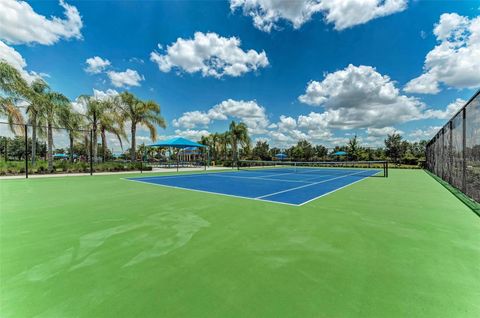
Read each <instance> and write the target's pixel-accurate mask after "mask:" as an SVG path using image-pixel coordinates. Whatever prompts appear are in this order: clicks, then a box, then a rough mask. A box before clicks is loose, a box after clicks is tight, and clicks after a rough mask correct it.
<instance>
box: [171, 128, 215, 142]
mask: <svg viewBox="0 0 480 318" xmlns="http://www.w3.org/2000/svg"><path fill="white" fill-rule="evenodd" d="M209 134H210V132H208V131H206V130H195V129H187V130H180V129H177V130H175V135H177V136H179V137H183V138H187V139H192V140H200V138H202V136H208V135H209Z"/></svg>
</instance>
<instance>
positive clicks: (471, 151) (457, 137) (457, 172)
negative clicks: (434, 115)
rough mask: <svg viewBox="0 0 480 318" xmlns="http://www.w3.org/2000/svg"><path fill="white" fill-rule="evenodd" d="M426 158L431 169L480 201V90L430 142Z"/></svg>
mask: <svg viewBox="0 0 480 318" xmlns="http://www.w3.org/2000/svg"><path fill="white" fill-rule="evenodd" d="M426 158H427V163H426V167H427V169H428V170H429V171H431V172H433V173H434V174H436V175H437V176H439V177H440V178H442V179H443V180H445V181H447V182H449V183H450V184H451V185H453V186H454V187H456V188H458V189H460V190H461V191H463V192H464V193H465V194H466V195H468V196H470V197H471V198H473V199H474V200H476V201H477V202H480V90H479V91H477V93H476V94H475V95H474V96H473V97H472V98H471V99H470V100H469V101H468V103H467V104H466V105H465V106H464V107H463V108H462V109H461V110H460V111H459V112H458V113H457V114H456V115H455V116H454V117H453V118H452V119H451V120H450V121H449V122H448V123H447V124H446V125H445V126H444V127H443V128H442V129H441V130H440V131H439V132H438V133H437V135H436V136H435V137H434V138H433V139H432V140H431V141H430V142H429V143H428V145H427V149H426Z"/></svg>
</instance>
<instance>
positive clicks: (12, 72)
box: [0, 61, 32, 133]
mask: <svg viewBox="0 0 480 318" xmlns="http://www.w3.org/2000/svg"><path fill="white" fill-rule="evenodd" d="M0 93H1V94H0V115H2V116H6V117H7V121H8V124H9V127H10V130H11V131H12V132H14V133H16V132H17V131H20V129H18V128H19V126H16V125H15V124H23V123H24V120H23V116H22V112H21V111H20V109H19V108H18V107H17V105H16V102H17V101H18V100H19V99H28V98H29V97H31V94H32V92H31V90H30V89H29V87H28V84H27V82H26V81H25V80H24V79H23V77H22V75H21V74H20V72H18V70H17V69H16V68H14V67H13V66H11V65H10V64H8V63H7V62H4V61H0Z"/></svg>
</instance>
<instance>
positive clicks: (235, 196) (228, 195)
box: [121, 178, 300, 206]
mask: <svg viewBox="0 0 480 318" xmlns="http://www.w3.org/2000/svg"><path fill="white" fill-rule="evenodd" d="M121 179H123V180H126V181H132V182H138V183H142V184H149V185H155V186H159V187H164V188H173V189H181V190H187V191H193V192H200V193H209V194H217V195H223V196H226V197H231V198H240V199H249V200H254V201H260V202H270V203H279V204H284V205H289V206H300V205H299V204H293V203H287V202H282V201H272V200H265V199H258V198H251V197H244V196H240V195H233V194H226V193H220V192H212V191H205V190H197V189H190V188H183V187H177V186H169V185H165V184H158V183H153V182H148V181H140V180H132V179H128V178H121Z"/></svg>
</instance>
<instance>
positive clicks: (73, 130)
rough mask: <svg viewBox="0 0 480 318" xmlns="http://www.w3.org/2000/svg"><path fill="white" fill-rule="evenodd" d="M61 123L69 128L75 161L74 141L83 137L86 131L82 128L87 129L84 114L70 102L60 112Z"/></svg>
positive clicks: (71, 155) (71, 153)
mask: <svg viewBox="0 0 480 318" xmlns="http://www.w3.org/2000/svg"><path fill="white" fill-rule="evenodd" d="M59 124H60V125H61V126H62V127H65V128H66V129H67V132H68V141H69V144H70V146H69V155H70V162H73V157H74V154H75V151H74V141H75V140H76V139H78V138H81V137H82V136H83V134H84V131H83V130H82V129H85V127H84V125H85V119H84V116H83V115H81V114H79V113H77V112H75V111H74V110H73V108H72V105H71V104H70V106H69V107H64V108H61V110H60V113H59ZM32 139H33V137H32ZM78 155H80V154H78Z"/></svg>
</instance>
